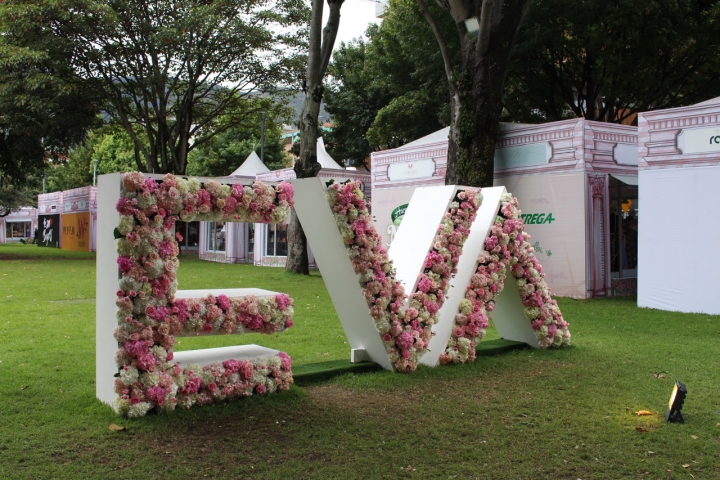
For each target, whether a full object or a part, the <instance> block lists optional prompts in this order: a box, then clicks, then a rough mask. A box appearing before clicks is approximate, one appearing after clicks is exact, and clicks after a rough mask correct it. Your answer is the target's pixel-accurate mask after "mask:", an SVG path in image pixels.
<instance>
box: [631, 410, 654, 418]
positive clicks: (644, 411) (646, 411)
mask: <svg viewBox="0 0 720 480" xmlns="http://www.w3.org/2000/svg"><path fill="white" fill-rule="evenodd" d="M652 414H653V413H652V412H651V411H650V410H639V411H637V412H635V415H637V416H638V417H641V416H643V415H652Z"/></svg>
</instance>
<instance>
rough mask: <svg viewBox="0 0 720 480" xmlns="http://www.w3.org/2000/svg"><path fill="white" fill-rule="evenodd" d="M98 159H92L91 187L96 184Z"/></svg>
mask: <svg viewBox="0 0 720 480" xmlns="http://www.w3.org/2000/svg"><path fill="white" fill-rule="evenodd" d="M97 166H98V160H97V159H95V160H93V187H94V186H96V183H95V180H96V179H97Z"/></svg>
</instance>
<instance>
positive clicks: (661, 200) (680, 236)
mask: <svg viewBox="0 0 720 480" xmlns="http://www.w3.org/2000/svg"><path fill="white" fill-rule="evenodd" d="M638 129H639V163H638V166H639V180H640V188H641V192H642V212H641V216H640V228H639V232H640V235H639V245H640V247H639V252H640V255H639V266H638V273H639V276H638V306H641V307H652V308H658V309H661V310H670V311H680V312H698V313H707V314H712V315H720V297H718V294H717V285H718V280H717V273H716V272H717V271H718V269H720V258H718V256H717V255H716V254H715V253H714V252H713V250H712V247H713V245H714V243H715V242H716V239H717V238H718V236H720V222H718V221H717V219H716V217H715V216H714V215H713V211H714V208H716V207H717V206H718V205H720V188H719V185H720V97H718V98H715V99H712V100H708V101H706V102H702V103H699V104H696V105H690V106H687V107H680V108H672V109H667V110H657V111H652V112H644V113H640V114H639V116H638Z"/></svg>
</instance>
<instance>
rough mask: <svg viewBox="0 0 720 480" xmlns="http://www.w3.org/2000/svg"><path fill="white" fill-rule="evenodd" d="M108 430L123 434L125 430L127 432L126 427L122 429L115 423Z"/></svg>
mask: <svg viewBox="0 0 720 480" xmlns="http://www.w3.org/2000/svg"><path fill="white" fill-rule="evenodd" d="M108 430H110V431H111V432H122V431H123V430H125V427H121V426H120V425H115V424H114V423H111V424H110V426H109V427H108Z"/></svg>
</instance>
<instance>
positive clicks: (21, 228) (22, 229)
mask: <svg viewBox="0 0 720 480" xmlns="http://www.w3.org/2000/svg"><path fill="white" fill-rule="evenodd" d="M30 237H32V221H30V220H28V221H20V222H14V221H11V220H7V221H6V222H5V238H6V239H8V240H9V239H12V238H14V239H20V238H30Z"/></svg>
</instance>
